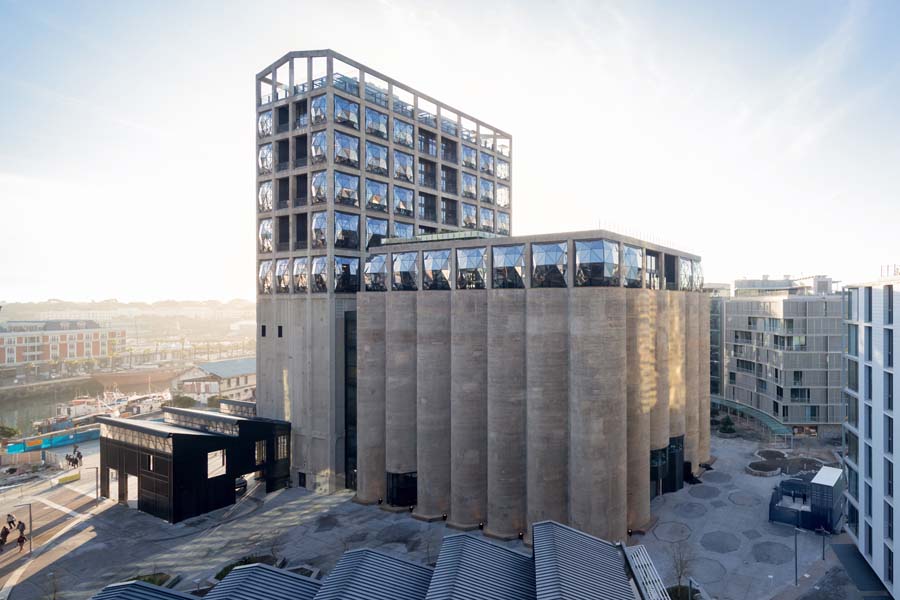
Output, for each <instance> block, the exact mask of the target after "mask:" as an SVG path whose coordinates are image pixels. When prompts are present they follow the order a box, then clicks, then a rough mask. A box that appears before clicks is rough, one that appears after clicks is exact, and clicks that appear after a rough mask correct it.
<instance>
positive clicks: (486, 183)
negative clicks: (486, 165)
mask: <svg viewBox="0 0 900 600" xmlns="http://www.w3.org/2000/svg"><path fill="white" fill-rule="evenodd" d="M480 183H481V193H480V194H479V198H480V199H481V201H482V202H487V203H488V204H493V203H494V182H493V181H490V180H488V179H481V180H480Z"/></svg>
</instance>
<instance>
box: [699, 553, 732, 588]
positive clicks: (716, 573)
mask: <svg viewBox="0 0 900 600" xmlns="http://www.w3.org/2000/svg"><path fill="white" fill-rule="evenodd" d="M691 577H693V578H694V579H696V580H697V581H699V582H700V583H702V584H705V585H708V584H710V583H715V582H717V581H719V580H721V579H722V578H723V577H725V567H723V566H722V563H720V562H719V561H717V560H713V559H711V558H704V557H700V558H697V559H694V560H693V561H691Z"/></svg>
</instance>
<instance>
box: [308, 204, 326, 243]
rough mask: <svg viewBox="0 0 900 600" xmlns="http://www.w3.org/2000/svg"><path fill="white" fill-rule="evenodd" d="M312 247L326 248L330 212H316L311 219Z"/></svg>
mask: <svg viewBox="0 0 900 600" xmlns="http://www.w3.org/2000/svg"><path fill="white" fill-rule="evenodd" d="M309 223H310V232H311V237H312V239H311V240H310V242H311V244H310V247H311V248H316V249H318V248H325V247H327V246H328V213H327V212H314V213H313V214H312V219H311V220H310V222H309Z"/></svg>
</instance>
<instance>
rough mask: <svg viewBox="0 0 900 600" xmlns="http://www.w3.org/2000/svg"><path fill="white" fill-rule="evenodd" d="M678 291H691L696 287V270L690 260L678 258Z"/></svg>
mask: <svg viewBox="0 0 900 600" xmlns="http://www.w3.org/2000/svg"><path fill="white" fill-rule="evenodd" d="M678 264H679V265H680V266H679V269H678V274H679V277H678V289H680V290H691V289H693V285H694V270H693V265H692V264H691V260H690V259H688V258H680V257H679V258H678Z"/></svg>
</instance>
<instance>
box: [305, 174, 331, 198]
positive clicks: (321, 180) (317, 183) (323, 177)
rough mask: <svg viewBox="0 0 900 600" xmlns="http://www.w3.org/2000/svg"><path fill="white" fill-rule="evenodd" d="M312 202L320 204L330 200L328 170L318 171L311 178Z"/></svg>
mask: <svg viewBox="0 0 900 600" xmlns="http://www.w3.org/2000/svg"><path fill="white" fill-rule="evenodd" d="M309 190H310V203H311V204H319V203H322V202H327V201H328V172H327V171H316V172H315V173H313V174H312V177H311V178H310V180H309Z"/></svg>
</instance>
